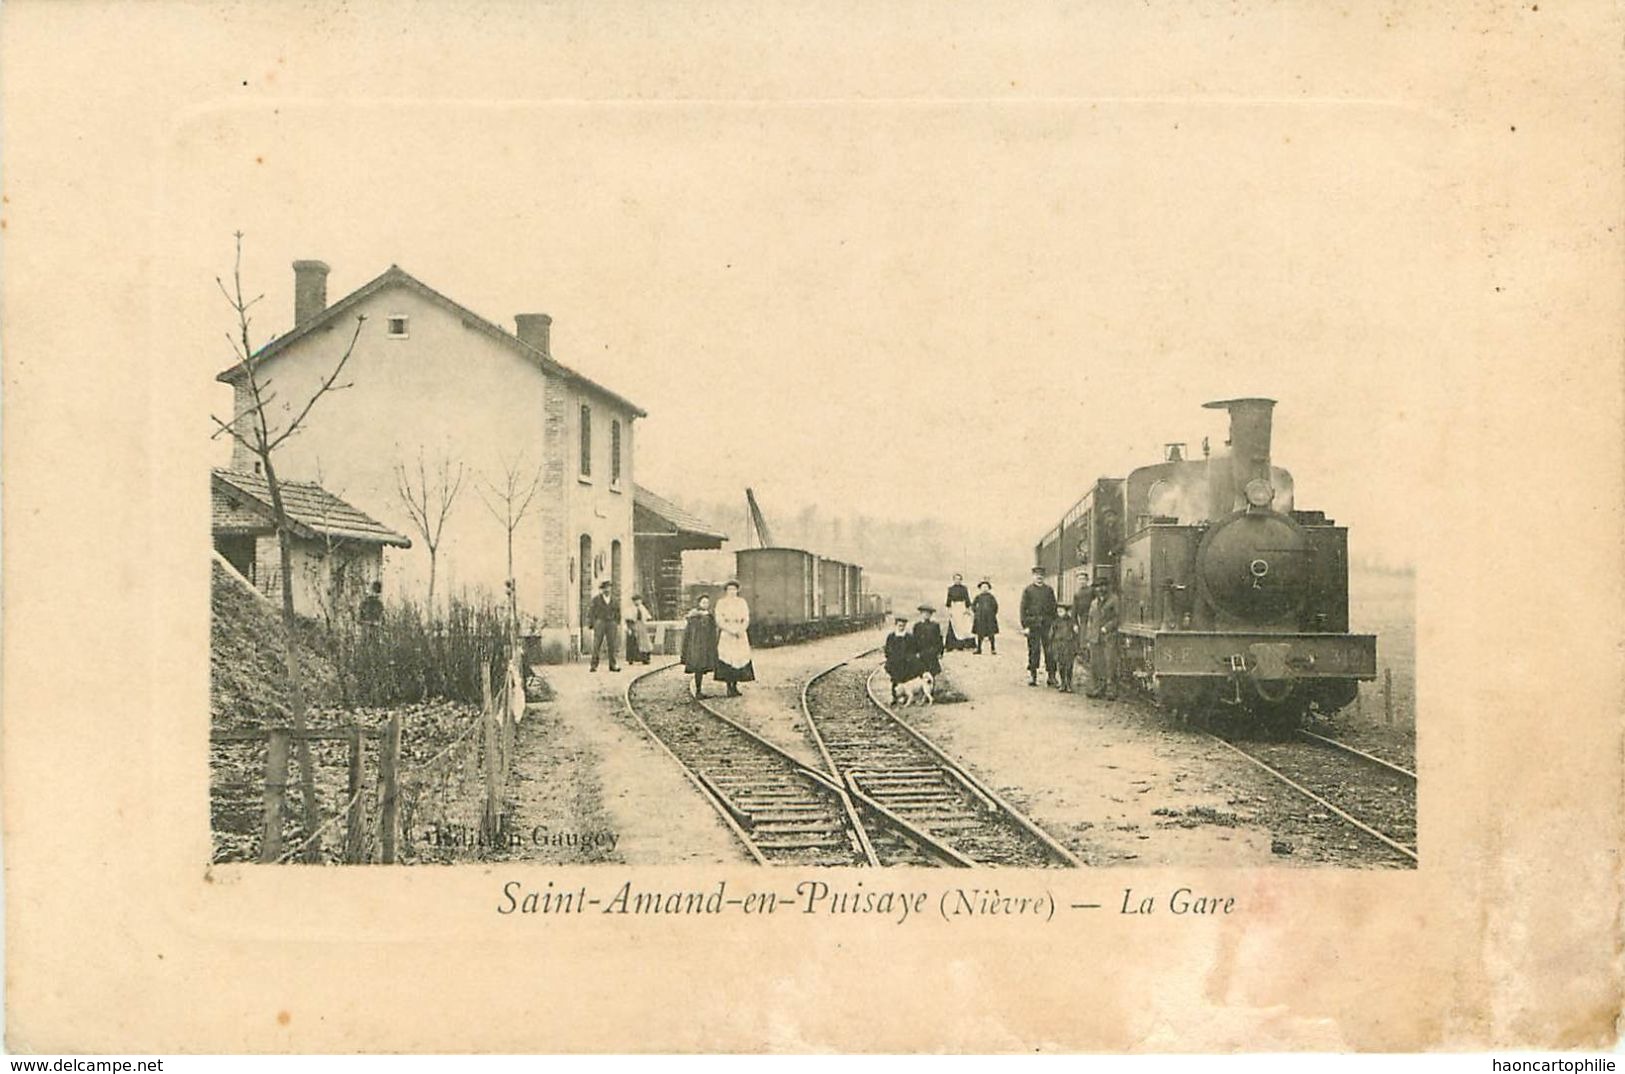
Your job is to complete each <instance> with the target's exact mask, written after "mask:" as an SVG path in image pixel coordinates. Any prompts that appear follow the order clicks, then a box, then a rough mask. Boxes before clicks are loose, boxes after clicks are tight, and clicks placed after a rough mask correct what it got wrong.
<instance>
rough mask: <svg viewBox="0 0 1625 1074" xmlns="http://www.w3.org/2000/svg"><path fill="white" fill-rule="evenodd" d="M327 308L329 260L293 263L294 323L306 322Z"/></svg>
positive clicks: (296, 325) (296, 324)
mask: <svg viewBox="0 0 1625 1074" xmlns="http://www.w3.org/2000/svg"><path fill="white" fill-rule="evenodd" d="M326 308H327V262H325V261H295V262H294V263H293V323H294V327H296V328H297V327H298V326H299V325H302V324H304V323H305V322H306V321H308V320H310V319H311V318H312V317H315V316H316V315H318V314H319V313H321V312H322V311H323V310H325V309H326Z"/></svg>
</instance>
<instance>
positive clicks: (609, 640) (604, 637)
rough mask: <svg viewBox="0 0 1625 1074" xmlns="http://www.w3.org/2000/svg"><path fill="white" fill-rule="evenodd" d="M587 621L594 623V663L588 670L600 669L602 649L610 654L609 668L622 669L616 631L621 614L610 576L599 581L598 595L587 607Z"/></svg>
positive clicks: (612, 669)
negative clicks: (617, 656) (617, 652)
mask: <svg viewBox="0 0 1625 1074" xmlns="http://www.w3.org/2000/svg"><path fill="white" fill-rule="evenodd" d="M587 621H588V622H589V623H591V624H592V663H591V664H589V665H588V666H587V670H588V671H597V670H598V650H600V649H603V650H604V651H605V652H606V653H607V654H608V655H609V670H611V671H619V670H621V669H620V668H619V667H618V666H617V665H616V663H615V632H616V628H617V625H618V624H619V623H620V621H621V615H620V609H619V608H617V607H616V602H615V597H614V594H613V593H612V592H611V587H610V583H609V579H608V578H605V579H604V580H603V581H602V582H599V583H598V595H597V596H595V597H593V598H592V605H591V607H589V608H588V609H587Z"/></svg>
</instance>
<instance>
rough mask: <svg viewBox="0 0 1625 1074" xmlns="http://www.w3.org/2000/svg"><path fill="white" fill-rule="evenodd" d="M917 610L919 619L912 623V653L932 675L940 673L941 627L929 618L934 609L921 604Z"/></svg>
mask: <svg viewBox="0 0 1625 1074" xmlns="http://www.w3.org/2000/svg"><path fill="white" fill-rule="evenodd" d="M919 610H920V621H919V622H918V623H915V624H914V655H915V657H916V658H917V659H918V660H919V661H920V666H921V667H923V668H924V669H925V670H927V671H929V672H930V673H931V674H933V675H941V674H942V627H941V626H939V625H938V624H936V623H934V622H932V620H931V615H932V613H933V612H935V611H936V609H935V608H933V607H931V605H929V604H922V605H920V609H919Z"/></svg>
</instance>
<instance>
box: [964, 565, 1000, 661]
mask: <svg viewBox="0 0 1625 1074" xmlns="http://www.w3.org/2000/svg"><path fill="white" fill-rule="evenodd" d="M971 608H972V610H973V611H974V613H975V615H976V654H977V655H978V656H980V655H981V653H982V643H983V642H984V641H985V642H987V644H988V647H989V648H990V649H991V650H992V652H993V655H994V656H997V655H999V598H997V597H995V596H994V595H993V583H992V582H990V581H988V580H987V579H986V578H983V579H982V580H981V581H980V582H978V583H977V584H976V600H975V601H974V602H973V603H972V605H971Z"/></svg>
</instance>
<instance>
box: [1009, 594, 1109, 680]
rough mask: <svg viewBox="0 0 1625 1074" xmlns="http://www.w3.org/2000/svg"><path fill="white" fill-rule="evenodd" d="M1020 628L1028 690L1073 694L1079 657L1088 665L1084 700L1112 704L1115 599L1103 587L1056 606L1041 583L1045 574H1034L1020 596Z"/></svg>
mask: <svg viewBox="0 0 1625 1074" xmlns="http://www.w3.org/2000/svg"><path fill="white" fill-rule="evenodd" d="M1021 626H1022V629H1023V630H1025V631H1026V632H1027V685H1028V686H1037V685H1038V667H1039V663H1040V662H1042V663H1043V666H1044V679H1045V681H1046V682H1047V683H1048V684H1049V685H1050V686H1054V687H1056V688H1058V689H1059V690H1061V691H1062V692H1063V693H1071V692H1072V677H1073V670H1074V668H1075V667H1076V665H1077V661H1078V657H1079V656H1083V657H1084V658H1085V660H1086V661H1087V663H1088V665H1089V690H1088V692H1087V693H1088V696H1089V697H1101V698H1105V699H1106V700H1108V701H1115V700H1116V699H1117V665H1118V632H1117V594H1115V593H1113V592H1112V591H1111V589H1110V587H1108V586H1107V585H1106V584H1105V583H1104V582H1097V583H1096V584H1095V586H1094V588H1093V590H1092V592H1090V593H1088V594H1084V595H1080V599H1079V600H1078V601H1077V602H1076V603H1074V604H1070V605H1061V604H1058V603H1057V602H1056V599H1055V590H1053V589H1051V588H1050V585H1049V583H1048V582H1046V581H1045V580H1044V568H1043V567H1034V568H1033V580H1032V583H1031V584H1030V585H1028V586H1027V588H1026V589H1024V590H1022V593H1021Z"/></svg>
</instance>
